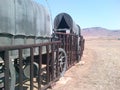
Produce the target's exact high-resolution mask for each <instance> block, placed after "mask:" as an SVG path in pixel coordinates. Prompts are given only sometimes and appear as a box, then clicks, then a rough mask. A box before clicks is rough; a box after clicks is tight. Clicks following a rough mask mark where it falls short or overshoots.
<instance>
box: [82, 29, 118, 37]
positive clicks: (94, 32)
mask: <svg viewBox="0 0 120 90" xmlns="http://www.w3.org/2000/svg"><path fill="white" fill-rule="evenodd" d="M82 35H83V36H86V37H87V36H88V37H89V36H90V37H120V30H109V29H106V28H102V27H91V28H84V29H82Z"/></svg>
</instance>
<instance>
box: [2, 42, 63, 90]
mask: <svg viewBox="0 0 120 90" xmlns="http://www.w3.org/2000/svg"><path fill="white" fill-rule="evenodd" d="M60 44H61V42H60V41H54V42H48V43H41V44H31V45H16V46H2V47H0V88H1V89H2V88H3V89H4V90H24V89H25V88H26V89H25V90H45V89H46V88H48V87H49V86H50V85H51V84H52V83H53V82H54V81H56V80H58V79H59V78H60V75H59V70H58V68H59V65H58V63H57V64H56V66H54V58H55V57H54V53H55V52H56V56H57V57H58V49H59V47H60ZM43 47H44V48H46V49H45V50H46V59H47V60H46V61H47V62H46V68H45V76H46V77H45V79H43V78H44V76H43V74H42V73H43V72H42V67H44V66H43V64H42V63H43V62H42V61H43V57H42V49H43ZM26 49H29V50H30V52H29V54H30V56H27V57H26V58H29V64H30V69H28V70H29V71H28V70H27V72H29V74H28V75H30V76H29V78H27V79H25V78H24V77H25V75H24V72H25V71H24V68H25V65H26V64H25V63H24V62H23V61H24V60H28V59H24V58H25V57H24V50H26ZM36 50H37V52H38V54H37V55H36V54H35V51H36ZM11 51H15V52H16V55H17V58H16V57H15V58H14V57H11V54H10V53H11ZM35 56H36V57H37V59H36V57H35ZM15 60H16V61H17V64H16V65H17V67H18V68H17V69H19V70H18V72H19V73H18V72H16V68H15ZM35 60H36V62H37V64H38V68H39V69H38V72H37V74H38V75H37V76H36V77H34V73H35V72H36V69H35V68H36V67H34V66H37V65H34V64H35V63H34V62H35ZM54 67H56V71H54ZM26 69H27V68H26ZM27 72H26V73H27ZM55 72H56V73H55ZM16 73H17V74H16ZM55 74H56V75H55ZM43 83H44V84H43ZM14 87H15V88H14Z"/></svg>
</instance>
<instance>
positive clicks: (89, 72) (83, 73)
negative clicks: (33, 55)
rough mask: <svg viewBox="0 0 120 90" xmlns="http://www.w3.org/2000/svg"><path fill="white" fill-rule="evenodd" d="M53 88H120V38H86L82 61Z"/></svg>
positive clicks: (72, 89)
mask: <svg viewBox="0 0 120 90" xmlns="http://www.w3.org/2000/svg"><path fill="white" fill-rule="evenodd" d="M51 90H120V40H86V43H85V50H84V55H83V57H82V61H81V62H80V63H78V64H76V65H75V66H73V67H72V68H70V69H69V70H68V71H67V72H66V74H65V75H64V77H62V78H61V79H60V80H59V81H58V82H56V85H55V86H54V87H53V88H52V89H51Z"/></svg>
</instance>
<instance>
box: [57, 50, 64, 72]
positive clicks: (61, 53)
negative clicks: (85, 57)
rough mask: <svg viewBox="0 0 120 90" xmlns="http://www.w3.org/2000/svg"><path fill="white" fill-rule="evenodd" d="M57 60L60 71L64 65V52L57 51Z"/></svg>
mask: <svg viewBox="0 0 120 90" xmlns="http://www.w3.org/2000/svg"><path fill="white" fill-rule="evenodd" d="M58 61H59V67H60V73H61V72H62V71H63V70H64V68H65V65H66V62H65V54H64V53H63V52H59V55H58Z"/></svg>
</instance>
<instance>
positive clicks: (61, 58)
mask: <svg viewBox="0 0 120 90" xmlns="http://www.w3.org/2000/svg"><path fill="white" fill-rule="evenodd" d="M54 58H55V59H54V76H55V77H56V73H57V70H56V69H57V67H58V72H60V76H63V75H64V74H65V71H66V69H67V55H66V52H65V50H64V49H62V48H59V52H58V66H56V65H57V57H56V53H55V54H54Z"/></svg>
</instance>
